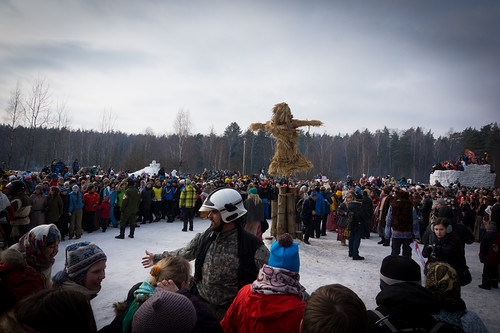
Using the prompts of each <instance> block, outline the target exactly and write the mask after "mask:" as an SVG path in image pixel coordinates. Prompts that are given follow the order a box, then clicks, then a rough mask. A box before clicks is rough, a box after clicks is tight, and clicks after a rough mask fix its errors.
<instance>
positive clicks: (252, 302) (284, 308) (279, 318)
mask: <svg viewBox="0 0 500 333" xmlns="http://www.w3.org/2000/svg"><path fill="white" fill-rule="evenodd" d="M250 287H251V285H250V284H247V285H246V286H244V287H243V288H241V289H240V291H239V292H238V295H236V298H235V299H234V301H233V303H232V304H231V306H230V307H229V309H228V310H227V312H226V315H225V316H224V318H223V319H222V320H221V322H220V324H221V326H222V328H223V330H224V332H225V333H231V332H239V333H251V332H255V333H261V332H280V333H287V332H289V333H292V332H296V333H298V332H299V326H300V321H301V320H302V315H303V314H304V307H305V306H306V302H304V301H303V300H301V299H300V298H298V297H297V296H295V295H264V294H254V293H252V289H251V288H250Z"/></svg>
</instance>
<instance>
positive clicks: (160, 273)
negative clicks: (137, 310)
mask: <svg viewBox="0 0 500 333" xmlns="http://www.w3.org/2000/svg"><path fill="white" fill-rule="evenodd" d="M150 274H151V278H150V279H149V283H150V284H151V285H152V286H156V284H157V283H158V282H161V281H163V280H172V281H174V283H175V285H176V286H177V288H179V289H181V287H182V283H186V284H187V283H189V279H190V278H191V265H190V264H189V261H187V260H186V259H184V258H182V257H168V258H163V259H162V260H160V261H158V262H157V263H156V265H154V266H153V267H151V271H150Z"/></svg>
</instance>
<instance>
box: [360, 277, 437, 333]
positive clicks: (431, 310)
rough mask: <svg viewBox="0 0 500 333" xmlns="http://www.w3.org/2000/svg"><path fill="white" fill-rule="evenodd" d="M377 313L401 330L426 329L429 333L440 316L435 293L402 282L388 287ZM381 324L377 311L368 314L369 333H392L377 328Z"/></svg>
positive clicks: (378, 303)
mask: <svg viewBox="0 0 500 333" xmlns="http://www.w3.org/2000/svg"><path fill="white" fill-rule="evenodd" d="M375 300H376V302H377V305H378V307H377V308H376V310H377V311H379V312H381V313H382V315H383V316H388V318H387V319H388V320H389V321H390V322H391V324H393V325H394V326H395V327H396V328H398V329H404V328H418V327H422V328H424V329H427V330H428V331H429V330H430V329H431V328H432V327H433V326H434V325H435V324H436V322H437V321H436V320H435V319H434V317H433V314H436V313H438V311H439V304H438V302H437V299H436V298H435V297H434V295H432V293H431V292H430V291H429V290H427V289H425V288H424V287H422V286H421V285H419V284H416V283H413V282H401V283H396V284H393V285H387V286H385V287H384V288H383V289H382V290H381V291H380V293H378V295H377V296H376V298H375ZM379 320H380V317H379V316H377V315H376V314H375V313H374V312H373V311H371V310H369V311H368V330H367V332H369V333H375V332H391V330H390V329H389V328H388V327H387V326H385V325H376V324H375V323H376V322H378V321H379Z"/></svg>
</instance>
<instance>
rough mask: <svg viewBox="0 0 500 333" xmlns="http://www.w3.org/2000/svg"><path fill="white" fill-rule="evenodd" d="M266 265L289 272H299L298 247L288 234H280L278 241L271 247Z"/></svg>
mask: <svg viewBox="0 0 500 333" xmlns="http://www.w3.org/2000/svg"><path fill="white" fill-rule="evenodd" d="M268 265H269V266H273V267H277V268H284V269H286V270H289V271H291V272H296V273H298V272H299V269H300V257H299V245H298V244H297V243H295V242H294V241H293V239H292V236H290V234H288V233H285V234H282V235H281V236H279V237H278V240H277V241H276V242H274V243H273V244H272V245H271V249H270V255H269V260H268Z"/></svg>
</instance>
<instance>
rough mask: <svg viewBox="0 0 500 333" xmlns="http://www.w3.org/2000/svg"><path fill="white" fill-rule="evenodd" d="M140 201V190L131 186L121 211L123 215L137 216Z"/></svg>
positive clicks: (126, 192) (125, 195)
mask: <svg viewBox="0 0 500 333" xmlns="http://www.w3.org/2000/svg"><path fill="white" fill-rule="evenodd" d="M140 201H141V197H140V196H139V190H138V189H137V188H136V187H135V186H129V187H127V189H126V190H125V194H124V195H123V201H122V206H121V207H120V211H121V212H122V214H136V213H137V211H138V210H139V203H140Z"/></svg>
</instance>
